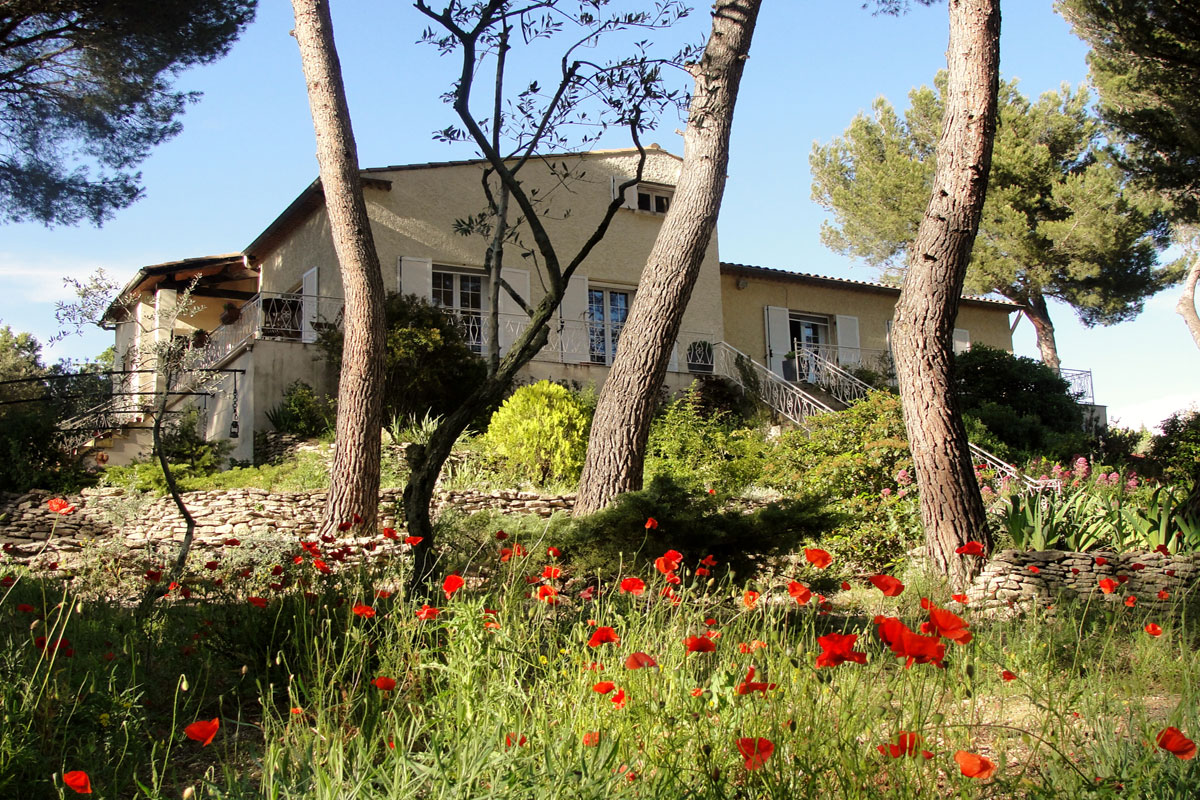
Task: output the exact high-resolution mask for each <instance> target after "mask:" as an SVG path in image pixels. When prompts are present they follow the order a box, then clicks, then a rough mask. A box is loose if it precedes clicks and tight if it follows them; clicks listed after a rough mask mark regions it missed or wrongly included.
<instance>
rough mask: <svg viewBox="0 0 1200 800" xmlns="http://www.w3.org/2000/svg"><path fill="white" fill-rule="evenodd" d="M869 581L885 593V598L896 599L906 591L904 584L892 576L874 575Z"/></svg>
mask: <svg viewBox="0 0 1200 800" xmlns="http://www.w3.org/2000/svg"><path fill="white" fill-rule="evenodd" d="M868 580H870V581H871V583H872V584H874V586H875V588H876V589H878V590H879V591H881V592H883V596H884V597H895V596H897V595H898V594H900V593H901V592H903V591H904V584H903V583H901V582H900V581H898V580H896V579H895V578H893V577H892V576H891V575H872V576H871V577H870V578H869V579H868Z"/></svg>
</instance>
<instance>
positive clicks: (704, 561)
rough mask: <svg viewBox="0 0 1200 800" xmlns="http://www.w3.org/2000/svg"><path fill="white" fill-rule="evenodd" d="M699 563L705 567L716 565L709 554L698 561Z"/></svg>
mask: <svg viewBox="0 0 1200 800" xmlns="http://www.w3.org/2000/svg"><path fill="white" fill-rule="evenodd" d="M700 563H701V564H703V565H704V566H706V567H715V566H716V565H717V560H716V559H715V558H713V557H712V554H711V553H709V554H708V555H706V556H705V557H704V558H702V559H700Z"/></svg>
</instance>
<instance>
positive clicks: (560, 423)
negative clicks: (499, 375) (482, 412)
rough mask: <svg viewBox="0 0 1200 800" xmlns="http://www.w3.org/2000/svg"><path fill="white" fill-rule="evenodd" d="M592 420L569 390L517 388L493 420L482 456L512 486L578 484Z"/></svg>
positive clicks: (542, 385) (549, 386) (552, 386)
mask: <svg viewBox="0 0 1200 800" xmlns="http://www.w3.org/2000/svg"><path fill="white" fill-rule="evenodd" d="M590 427H591V419H590V418H589V417H588V416H587V415H586V414H585V413H584V406H583V403H582V402H581V401H580V400H579V398H578V397H576V396H575V395H574V394H572V393H571V391H570V390H568V389H566V388H564V387H562V386H559V385H558V384H556V383H551V382H550V381H539V382H537V383H534V384H531V385H529V386H522V387H520V388H519V389H517V390H516V391H515V392H513V393H512V395H511V396H509V398H508V399H507V400H505V401H504V404H503V405H501V406H500V408H499V409H498V410H497V411H496V413H495V414H493V415H492V421H491V424H490V425H488V430H487V433H486V434H485V435H484V437H483V444H484V448H485V449H486V451H487V452H488V453H489V454H490V455H492V456H493V457H495V458H497V459H499V460H500V461H502V462H503V463H504V465H505V467H506V468H507V470H508V471H509V472H510V473H511V475H512V477H514V478H516V479H517V480H527V481H532V482H534V483H537V484H546V483H548V482H550V481H552V480H556V481H569V482H573V481H578V480H579V475H580V472H581V471H582V470H583V457H584V454H585V453H586V452H587V439H588V430H589V428H590Z"/></svg>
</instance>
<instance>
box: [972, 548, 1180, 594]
mask: <svg viewBox="0 0 1200 800" xmlns="http://www.w3.org/2000/svg"><path fill="white" fill-rule="evenodd" d="M1198 574H1200V554H1197V553H1190V554H1187V555H1163V554H1162V553H1158V552H1153V551H1152V552H1141V553H1139V552H1133V553H1113V552H1104V551H1099V552H1091V553H1070V552H1065V551H1062V550H1042V551H1031V552H1022V551H1020V550H1001V551H1000V552H998V553H995V554H993V555H992V558H991V560H990V561H988V563H987V566H985V567H984V569H983V572H982V573H980V574H979V575H978V576H977V577H976V578H975V580H974V581H973V582H972V584H971V587H970V588H969V589H968V590H967V597H968V598H970V601H971V605H972V606H983V607H985V608H986V607H1000V606H1008V605H1023V604H1029V603H1041V604H1049V603H1052V602H1054V601H1055V600H1056V599H1057V598H1058V596H1059V595H1061V594H1064V593H1065V594H1068V595H1074V596H1077V597H1079V598H1080V599H1083V600H1092V601H1093V602H1104V603H1125V602H1126V601H1127V598H1129V597H1134V598H1136V600H1135V601H1134V602H1135V603H1136V604H1137V605H1138V606H1143V605H1145V606H1152V607H1153V606H1158V605H1162V606H1166V605H1170V604H1171V603H1175V602H1177V601H1178V600H1179V599H1180V598H1181V596H1183V595H1184V594H1185V593H1186V592H1188V590H1190V589H1191V588H1192V587H1193V586H1194V585H1195V583H1196V578H1197V575H1198ZM1105 579H1109V580H1111V581H1113V582H1114V583H1115V584H1116V588H1115V589H1114V590H1113V591H1112V592H1111V593H1106V592H1104V590H1103V589H1102V588H1101V581H1103V580H1105ZM1160 591H1166V592H1167V595H1168V597H1167V598H1166V599H1161V600H1160V599H1159V592H1160Z"/></svg>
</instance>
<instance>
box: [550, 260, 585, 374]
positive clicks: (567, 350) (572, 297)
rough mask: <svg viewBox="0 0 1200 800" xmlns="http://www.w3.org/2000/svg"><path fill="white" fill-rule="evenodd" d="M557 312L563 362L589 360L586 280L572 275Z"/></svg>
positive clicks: (577, 362)
mask: <svg viewBox="0 0 1200 800" xmlns="http://www.w3.org/2000/svg"><path fill="white" fill-rule="evenodd" d="M558 313H559V318H560V322H559V343H560V347H561V348H562V360H563V363H564V364H585V363H587V362H588V361H590V360H591V356H590V353H591V351H590V349H589V347H588V323H587V313H588V280H587V276H586V275H572V276H571V280H570V281H569V282H568V283H567V290H566V292H565V293H564V294H563V301H562V304H561V305H560V306H559V307H558Z"/></svg>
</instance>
